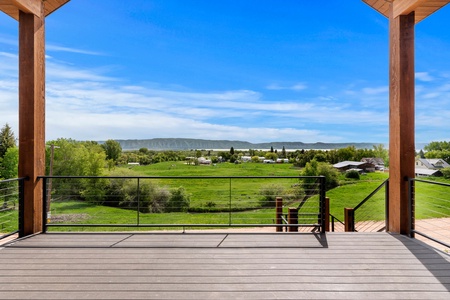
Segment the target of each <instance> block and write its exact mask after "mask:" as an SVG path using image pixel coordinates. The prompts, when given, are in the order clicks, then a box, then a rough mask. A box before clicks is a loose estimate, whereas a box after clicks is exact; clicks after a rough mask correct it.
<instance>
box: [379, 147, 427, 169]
mask: <svg viewBox="0 0 450 300" xmlns="http://www.w3.org/2000/svg"><path fill="white" fill-rule="evenodd" d="M422 153H423V152H422ZM373 156H374V157H377V158H382V159H383V161H384V165H385V166H386V167H387V166H389V151H388V150H387V149H386V148H384V145H383V144H379V145H378V146H376V145H374V146H373Z"/></svg>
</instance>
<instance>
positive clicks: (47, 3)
mask: <svg viewBox="0 0 450 300" xmlns="http://www.w3.org/2000/svg"><path fill="white" fill-rule="evenodd" d="M69 1H70V0H0V11H2V12H4V13H5V14H7V15H8V16H10V17H11V18H13V19H16V20H17V21H19V11H22V12H24V13H27V14H32V15H34V16H37V17H38V16H41V15H44V16H45V17H47V16H48V15H50V14H51V13H52V12H54V11H55V10H57V9H58V8H60V7H61V6H63V5H64V4H66V3H67V2H69ZM42 4H43V7H44V14H41V13H40V12H41V11H40V10H41V9H42Z"/></svg>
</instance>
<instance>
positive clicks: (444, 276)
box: [0, 233, 450, 299]
mask: <svg viewBox="0 0 450 300" xmlns="http://www.w3.org/2000/svg"><path fill="white" fill-rule="evenodd" d="M0 266H1V268H0V280H1V282H0V299H450V257H449V256H448V255H447V254H445V253H440V252H437V251H435V250H433V249H432V248H430V247H428V246H426V245H425V244H422V243H421V242H420V241H417V240H414V239H410V238H407V237H405V236H400V235H390V234H387V233H327V234H326V235H320V234H302V233H295V234H292V233H278V234H275V233H272V234H259V233H258V234H240V233H184V234H183V233H175V234H170V233H165V234H142V233H138V234H133V233H117V234H56V233H51V234H40V235H36V236H33V237H30V238H26V239H22V240H19V241H15V242H13V243H11V244H8V245H6V246H2V247H0Z"/></svg>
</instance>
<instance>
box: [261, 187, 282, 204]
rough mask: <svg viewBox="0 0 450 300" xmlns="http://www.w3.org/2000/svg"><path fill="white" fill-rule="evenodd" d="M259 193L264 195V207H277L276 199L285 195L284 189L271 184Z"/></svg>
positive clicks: (262, 200) (262, 199)
mask: <svg viewBox="0 0 450 300" xmlns="http://www.w3.org/2000/svg"><path fill="white" fill-rule="evenodd" d="M259 193H260V194H261V195H262V198H261V202H260V203H261V206H262V207H275V200H276V198H277V197H280V196H282V195H283V187H281V186H279V185H276V184H271V185H268V186H264V187H262V188H261V190H260V192H259Z"/></svg>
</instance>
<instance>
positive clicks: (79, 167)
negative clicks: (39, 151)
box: [46, 139, 106, 201]
mask: <svg viewBox="0 0 450 300" xmlns="http://www.w3.org/2000/svg"><path fill="white" fill-rule="evenodd" d="M47 144H49V145H51V144H53V145H55V146H56V147H58V148H56V149H55V151H54V158H53V175H54V176H101V175H103V172H104V170H105V166H106V154H105V152H104V150H103V148H102V147H101V146H100V145H99V144H98V143H96V142H80V141H75V140H72V139H58V140H56V141H49V142H48V143H47ZM46 155H47V160H46V161H47V174H49V165H50V163H49V162H50V159H49V157H50V149H49V148H48V149H47V153H46ZM52 184H53V188H54V191H53V192H54V193H55V194H57V195H64V196H67V197H75V198H76V197H81V198H82V199H87V200H92V201H94V200H95V201H101V200H98V199H102V198H103V195H104V181H102V180H99V179H53V181H52Z"/></svg>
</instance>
